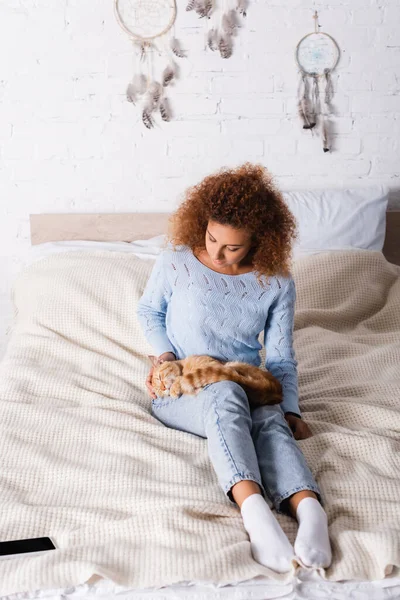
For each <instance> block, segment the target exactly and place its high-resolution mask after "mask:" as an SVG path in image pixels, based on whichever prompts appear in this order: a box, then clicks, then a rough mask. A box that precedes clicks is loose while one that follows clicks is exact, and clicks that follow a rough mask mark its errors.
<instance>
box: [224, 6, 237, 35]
mask: <svg viewBox="0 0 400 600" xmlns="http://www.w3.org/2000/svg"><path fill="white" fill-rule="evenodd" d="M238 28H239V23H238V20H237V16H236V12H235V11H234V10H230V11H229V12H227V13H224V14H223V15H222V29H223V30H224V31H225V33H227V34H228V35H236V33H237V30H238Z"/></svg>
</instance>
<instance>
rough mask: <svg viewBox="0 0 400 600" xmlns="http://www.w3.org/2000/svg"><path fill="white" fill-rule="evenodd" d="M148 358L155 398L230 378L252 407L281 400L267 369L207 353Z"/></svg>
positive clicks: (191, 391) (189, 391) (279, 389)
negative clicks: (167, 359) (163, 360)
mask: <svg viewBox="0 0 400 600" xmlns="http://www.w3.org/2000/svg"><path fill="white" fill-rule="evenodd" d="M149 358H150V360H151V361H152V363H153V365H154V371H153V378H152V385H153V388H154V391H155V393H156V394H157V396H158V397H165V396H171V398H178V397H179V396H180V395H181V394H192V395H195V394H197V393H198V392H199V391H200V390H201V389H202V388H203V387H204V386H206V385H208V384H210V383H216V382H217V381H234V382H236V383H238V384H239V385H241V386H242V388H243V389H244V391H245V392H246V394H247V397H248V399H249V403H250V406H251V407H253V408H255V407H257V406H263V405H265V404H279V403H280V402H281V401H282V386H281V384H280V382H279V381H278V380H277V379H276V378H275V377H274V376H273V375H272V374H271V373H270V372H269V371H263V370H261V369H260V368H259V367H255V366H253V365H249V364H247V363H242V362H226V363H223V362H221V361H219V360H216V359H215V358H211V357H210V356H188V357H187V358H184V359H183V360H174V361H166V362H163V363H161V364H158V363H157V362H156V361H157V358H156V357H154V356H149Z"/></svg>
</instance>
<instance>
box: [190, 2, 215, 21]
mask: <svg viewBox="0 0 400 600" xmlns="http://www.w3.org/2000/svg"><path fill="white" fill-rule="evenodd" d="M212 9H213V3H212V0H198V1H197V2H196V3H195V7H194V10H195V11H196V13H197V14H198V15H199V17H200V19H204V18H207V19H210V18H211V13H212Z"/></svg>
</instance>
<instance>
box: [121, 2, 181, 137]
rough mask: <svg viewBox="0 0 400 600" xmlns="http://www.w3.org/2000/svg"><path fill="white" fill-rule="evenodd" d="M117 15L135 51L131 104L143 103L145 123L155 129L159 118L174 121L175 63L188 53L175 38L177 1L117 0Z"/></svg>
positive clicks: (176, 72) (176, 74) (149, 127)
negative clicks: (171, 98) (171, 95)
mask: <svg viewBox="0 0 400 600" xmlns="http://www.w3.org/2000/svg"><path fill="white" fill-rule="evenodd" d="M114 9H115V15H116V18H117V21H118V23H119V24H120V26H121V27H122V29H123V30H124V31H125V32H126V33H127V34H128V36H129V37H130V39H131V40H132V42H133V46H134V49H135V62H136V65H135V69H134V73H133V76H132V79H131V81H130V82H129V84H128V87H127V90H126V98H127V100H128V101H129V102H132V103H133V104H135V105H136V103H137V102H138V101H139V100H140V101H141V111H142V121H143V123H144V125H145V126H146V127H147V128H148V129H151V128H152V127H154V124H155V120H154V119H155V115H156V114H157V113H159V114H160V116H161V118H162V120H163V121H169V120H170V119H171V116H172V113H171V106H170V101H169V99H168V96H167V88H168V87H169V86H170V85H171V84H173V82H174V80H175V79H176V78H177V77H178V73H179V69H178V64H177V62H176V60H175V59H177V58H178V59H179V58H183V57H184V56H185V53H184V51H183V49H182V47H181V45H180V43H179V41H178V40H177V39H176V37H175V35H174V24H175V19H176V2H175V0H114Z"/></svg>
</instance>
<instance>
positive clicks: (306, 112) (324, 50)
mask: <svg viewBox="0 0 400 600" xmlns="http://www.w3.org/2000/svg"><path fill="white" fill-rule="evenodd" d="M313 18H314V19H315V31H314V33H309V34H307V35H306V36H304V37H303V38H302V39H301V40H300V42H299V43H298V44H297V48H296V61H297V64H298V66H299V69H300V80H299V87H298V110H299V116H300V118H301V120H302V122H303V129H309V130H310V131H311V133H314V131H318V130H319V133H320V136H321V138H322V147H323V150H324V152H329V151H330V149H331V139H330V138H331V127H332V124H331V121H330V119H329V117H330V116H331V115H333V114H334V108H333V106H332V98H333V94H334V90H333V85H332V71H333V70H334V68H335V67H336V65H337V64H338V62H339V57H340V51H339V46H338V45H337V43H336V42H335V40H334V39H333V38H332V37H331V36H330V35H328V34H327V33H322V32H320V31H319V27H320V25H319V24H318V13H317V12H316V11H315V13H314V17H313ZM321 88H323V89H322V90H321Z"/></svg>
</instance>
